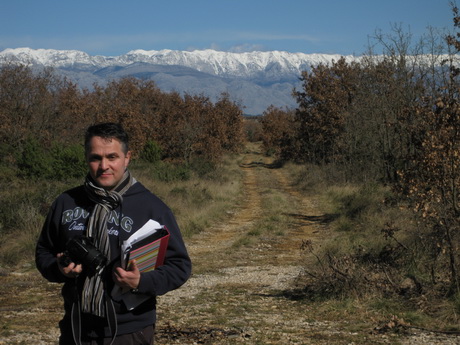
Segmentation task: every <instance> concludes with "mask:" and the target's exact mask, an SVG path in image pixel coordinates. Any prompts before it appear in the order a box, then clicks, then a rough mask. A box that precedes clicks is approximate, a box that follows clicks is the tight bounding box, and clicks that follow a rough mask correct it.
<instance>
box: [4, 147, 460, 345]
mask: <svg viewBox="0 0 460 345" xmlns="http://www.w3.org/2000/svg"><path fill="white" fill-rule="evenodd" d="M240 168H241V169H242V172H243V174H244V191H245V194H244V198H243V199H242V201H241V203H240V205H239V206H238V207H237V208H236V209H234V210H231V211H230V210H229V217H228V220H227V221H225V222H223V223H222V224H219V225H217V226H213V227H211V228H209V229H206V230H204V231H203V232H201V233H200V234H198V235H195V236H193V237H192V238H189V239H187V240H186V242H187V247H188V250H189V252H190V255H191V257H192V260H193V264H194V273H193V275H192V277H191V279H190V280H189V281H188V282H187V283H186V284H185V285H184V286H183V287H182V288H180V289H178V290H176V291H172V292H170V293H168V294H166V295H165V296H160V297H159V299H158V319H159V321H158V324H157V336H156V341H157V344H165V345H166V344H213V345H214V344H215V345H217V344H223V345H225V344H280V345H284V344H414V345H416V344H420V345H421V344H456V342H455V341H456V338H447V337H440V336H439V335H434V334H424V333H417V334H409V335H408V336H404V337H401V336H396V335H394V334H393V335H391V334H383V335H382V334H373V333H372V332H371V331H372V329H373V327H375V326H376V320H369V321H368V322H367V323H361V324H359V325H355V324H354V323H353V321H351V320H352V318H351V317H350V318H345V319H344V318H340V317H335V318H334V311H333V310H329V311H328V314H327V315H321V314H319V313H318V311H317V310H314V309H312V306H311V305H310V304H309V303H308V301H302V300H296V299H295V298H292V297H290V295H289V293H288V291H289V289H290V288H291V287H292V285H293V283H294V282H295V281H296V279H297V277H298V275H299V273H300V272H301V271H302V269H303V265H304V263H303V262H302V258H301V251H300V247H301V244H302V241H304V240H312V241H313V242H314V243H319V242H320V241H321V239H322V238H324V237H325V236H329V235H330V230H329V229H328V226H327V224H325V223H324V222H323V221H322V220H323V215H322V214H321V213H320V212H319V209H318V208H317V206H316V203H315V200H314V199H312V198H307V197H305V196H304V195H302V194H301V193H299V192H298V191H297V190H296V189H295V188H293V187H292V185H291V183H290V177H289V175H288V173H287V170H286V169H283V168H280V167H277V166H276V165H275V164H274V162H273V160H272V159H270V158H267V157H264V156H263V155H261V154H260V152H259V151H258V147H257V146H250V147H249V150H248V152H247V153H246V154H245V156H244V159H243V161H242V162H241V164H240ZM0 279H1V281H2V285H3V286H4V287H7V290H8V291H7V290H6V288H3V289H2V288H1V287H0V303H1V304H0V313H2V314H3V315H0V325H1V327H2V332H1V333H0V345H5V344H34V345H39V344H44V345H46V344H54V342H53V339H57V336H58V331H57V329H56V328H55V327H52V328H50V327H49V325H56V324H57V322H58V320H59V319H60V318H61V315H62V314H61V312H62V311H61V301H60V299H58V298H56V296H58V295H59V288H60V287H59V286H57V285H56V284H48V283H43V279H41V277H39V275H38V273H36V272H35V273H32V274H28V275H19V274H16V275H13V274H10V275H6V276H3V277H0ZM35 282H36V285H35V286H34V284H35ZM16 295H17V296H19V295H21V300H22V303H21V304H20V305H18V304H17V303H14V301H13V302H12V299H11V298H14V296H16ZM44 295H45V297H46V296H49V303H47V304H46V305H40V304H38V303H37V301H38V300H40V299H42V298H43V296H44ZM9 296H11V297H9ZM337 315H339V314H337ZM340 315H342V314H340ZM20 319H23V320H24V319H27V324H24V329H22V330H21V331H20V332H17V331H15V332H8V327H9V325H10V324H11V325H13V324H14V325H15V326H14V328H15V329H16V330H17V328H18V326H17V324H18V320H20Z"/></svg>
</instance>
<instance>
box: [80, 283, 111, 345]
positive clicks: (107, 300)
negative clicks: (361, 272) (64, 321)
mask: <svg viewBox="0 0 460 345" xmlns="http://www.w3.org/2000/svg"><path fill="white" fill-rule="evenodd" d="M104 298H105V312H106V313H105V317H106V319H107V323H108V326H109V331H110V334H111V335H112V341H111V342H110V345H111V344H113V342H114V341H115V338H116V336H117V332H118V326H117V314H116V312H115V306H114V305H113V301H112V299H111V298H110V296H109V295H108V294H107V292H105V289H104ZM71 323H72V335H73V339H74V341H75V344H76V345H81V331H82V329H81V328H82V327H81V305H80V297H79V293H78V287H77V278H76V279H75V300H74V301H73V303H72V310H71Z"/></svg>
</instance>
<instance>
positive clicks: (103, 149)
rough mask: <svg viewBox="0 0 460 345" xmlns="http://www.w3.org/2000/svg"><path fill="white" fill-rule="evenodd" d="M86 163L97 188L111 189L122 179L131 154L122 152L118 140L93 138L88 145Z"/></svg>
mask: <svg viewBox="0 0 460 345" xmlns="http://www.w3.org/2000/svg"><path fill="white" fill-rule="evenodd" d="M89 144H90V145H89V151H88V153H87V156H86V161H87V163H88V167H89V173H90V175H91V177H92V178H93V180H94V181H95V182H96V184H97V185H98V186H99V187H102V188H104V189H106V190H111V189H113V188H114V187H115V186H116V185H117V184H118V182H120V180H121V179H122V177H123V174H124V173H125V169H126V167H127V166H128V164H129V160H130V158H131V152H129V151H128V152H127V153H126V154H125V153H124V152H123V151H122V144H121V142H120V141H119V140H118V139H115V138H111V139H105V138H101V137H93V138H91V141H90V143H89Z"/></svg>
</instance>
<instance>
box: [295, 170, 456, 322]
mask: <svg viewBox="0 0 460 345" xmlns="http://www.w3.org/2000/svg"><path fill="white" fill-rule="evenodd" d="M290 171H291V174H292V175H291V176H292V177H293V180H295V181H297V187H298V188H299V189H300V190H302V191H303V193H306V194H308V193H311V194H314V195H317V196H318V197H319V200H320V202H319V205H320V208H321V209H322V212H323V214H325V215H328V219H329V221H330V223H329V226H330V228H331V229H332V232H333V235H332V236H330V237H329V238H328V239H327V240H326V241H325V242H324V243H322V245H321V247H315V246H314V245H313V244H311V243H307V244H306V245H305V246H304V247H303V251H304V258H305V260H306V261H305V275H304V276H303V278H302V279H303V280H302V282H301V283H300V284H299V289H300V290H299V291H298V293H299V298H305V299H307V300H311V301H318V302H319V303H324V302H325V301H328V302H327V303H328V304H330V303H334V304H335V306H336V308H338V309H340V305H341V304H342V305H346V303H343V302H346V301H349V300H351V301H353V304H354V305H361V306H362V307H361V309H362V308H364V309H367V310H368V311H370V312H372V313H375V314H379V315H387V316H388V318H390V317H392V316H396V317H397V318H398V319H399V320H404V322H408V323H409V324H412V325H417V326H420V327H425V328H427V329H433V330H436V329H437V330H444V331H452V330H455V331H460V327H459V323H458V322H459V320H460V318H459V315H460V304H459V298H458V296H457V295H449V294H448V293H446V292H447V291H446V288H445V284H444V282H445V276H446V272H445V270H443V269H441V268H440V266H438V267H439V271H436V273H434V271H433V267H436V266H435V265H436V264H437V262H436V260H440V259H441V257H442V253H440V254H439V256H437V257H433V256H432V253H431V252H429V251H428V250H426V248H428V246H427V242H426V241H427V238H426V237H425V233H428V231H427V229H425V228H424V226H423V224H422V223H421V222H419V221H418V219H417V218H416V217H415V215H414V214H413V213H412V212H411V211H410V210H409V209H408V208H407V207H406V206H405V205H404V203H403V202H402V201H401V200H399V199H397V197H396V196H395V195H394V194H393V193H392V191H391V190H390V189H389V188H387V187H385V186H381V185H379V184H376V183H367V184H364V183H363V184H360V185H357V184H346V183H337V182H334V181H331V179H330V176H328V172H327V171H324V170H321V169H320V168H318V167H305V166H294V165H292V166H291V167H290ZM333 301H335V302H333ZM348 308H349V307H348V306H345V307H343V310H342V312H346V311H347V310H348Z"/></svg>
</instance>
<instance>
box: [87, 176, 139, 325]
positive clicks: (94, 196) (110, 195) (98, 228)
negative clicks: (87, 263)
mask: <svg viewBox="0 0 460 345" xmlns="http://www.w3.org/2000/svg"><path fill="white" fill-rule="evenodd" d="M134 183H136V180H135V179H134V178H133V177H132V176H131V174H130V173H129V171H128V170H126V171H125V173H124V175H123V178H122V179H121V181H120V182H119V183H118V185H117V186H116V187H115V188H114V189H113V190H111V191H106V190H105V189H103V188H101V187H98V186H96V184H95V183H94V180H93V179H92V178H91V176H90V175H88V176H87V177H86V180H85V184H84V186H85V191H86V194H87V195H88V197H89V199H90V200H91V201H93V202H94V203H95V206H94V209H93V212H92V213H91V215H90V217H89V220H88V227H87V236H88V237H89V238H91V239H92V241H93V244H94V245H95V246H96V247H97V248H98V249H99V251H100V252H101V253H102V254H104V255H105V256H106V258H107V259H108V260H109V261H110V244H109V236H108V233H107V219H108V216H109V214H110V211H112V210H114V209H116V208H117V207H118V206H119V205H121V204H122V202H123V194H124V193H125V192H126V191H127V190H128V189H129V188H130V187H131V186H132V185H133V184H134ZM103 274H104V268H103V269H102V270H100V271H99V272H96V273H95V274H94V275H91V276H88V277H87V278H86V280H85V284H84V287H83V295H82V311H83V312H85V313H91V314H93V315H97V316H100V317H105V315H106V314H105V302H108V301H105V298H104V282H103V278H102V277H103Z"/></svg>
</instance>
